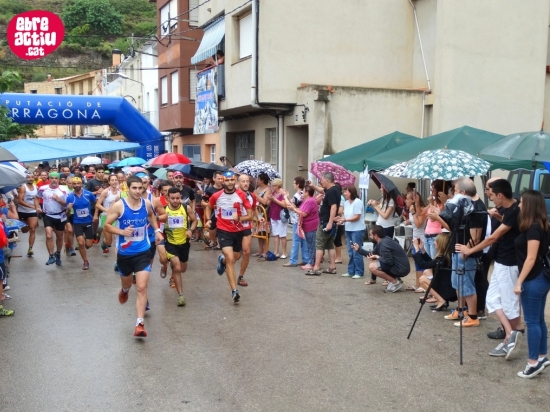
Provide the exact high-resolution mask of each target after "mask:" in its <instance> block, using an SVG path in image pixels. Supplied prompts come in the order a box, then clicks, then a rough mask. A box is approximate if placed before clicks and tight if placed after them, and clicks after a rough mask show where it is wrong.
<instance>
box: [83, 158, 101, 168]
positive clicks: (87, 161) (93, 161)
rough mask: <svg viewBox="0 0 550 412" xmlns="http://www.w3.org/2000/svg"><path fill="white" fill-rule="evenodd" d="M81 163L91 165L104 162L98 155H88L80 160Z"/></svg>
mask: <svg viewBox="0 0 550 412" xmlns="http://www.w3.org/2000/svg"><path fill="white" fill-rule="evenodd" d="M80 164H81V165H85V166H89V165H100V164H102V160H101V158H99V157H96V156H88V157H85V158H84V159H82V161H81V162H80Z"/></svg>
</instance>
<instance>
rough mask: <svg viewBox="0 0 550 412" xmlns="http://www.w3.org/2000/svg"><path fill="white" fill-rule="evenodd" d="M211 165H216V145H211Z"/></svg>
mask: <svg viewBox="0 0 550 412" xmlns="http://www.w3.org/2000/svg"><path fill="white" fill-rule="evenodd" d="M210 163H216V145H215V144H213V145H210Z"/></svg>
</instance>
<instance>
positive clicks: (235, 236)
mask: <svg viewBox="0 0 550 412" xmlns="http://www.w3.org/2000/svg"><path fill="white" fill-rule="evenodd" d="M217 235H218V241H219V242H220V247H221V248H222V249H223V248H226V247H233V252H241V251H242V250H243V232H224V231H223V230H220V229H218V232H217Z"/></svg>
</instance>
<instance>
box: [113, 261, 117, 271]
mask: <svg viewBox="0 0 550 412" xmlns="http://www.w3.org/2000/svg"><path fill="white" fill-rule="evenodd" d="M114 270H115V272H118V265H117V263H116V262H115V267H114Z"/></svg>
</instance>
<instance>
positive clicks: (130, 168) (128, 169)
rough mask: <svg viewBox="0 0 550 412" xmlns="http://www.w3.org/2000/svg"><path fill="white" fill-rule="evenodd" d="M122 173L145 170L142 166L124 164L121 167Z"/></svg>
mask: <svg viewBox="0 0 550 412" xmlns="http://www.w3.org/2000/svg"><path fill="white" fill-rule="evenodd" d="M122 170H123V171H124V173H138V172H146V171H147V170H145V169H144V168H143V167H140V166H125V167H123V168H122Z"/></svg>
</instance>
